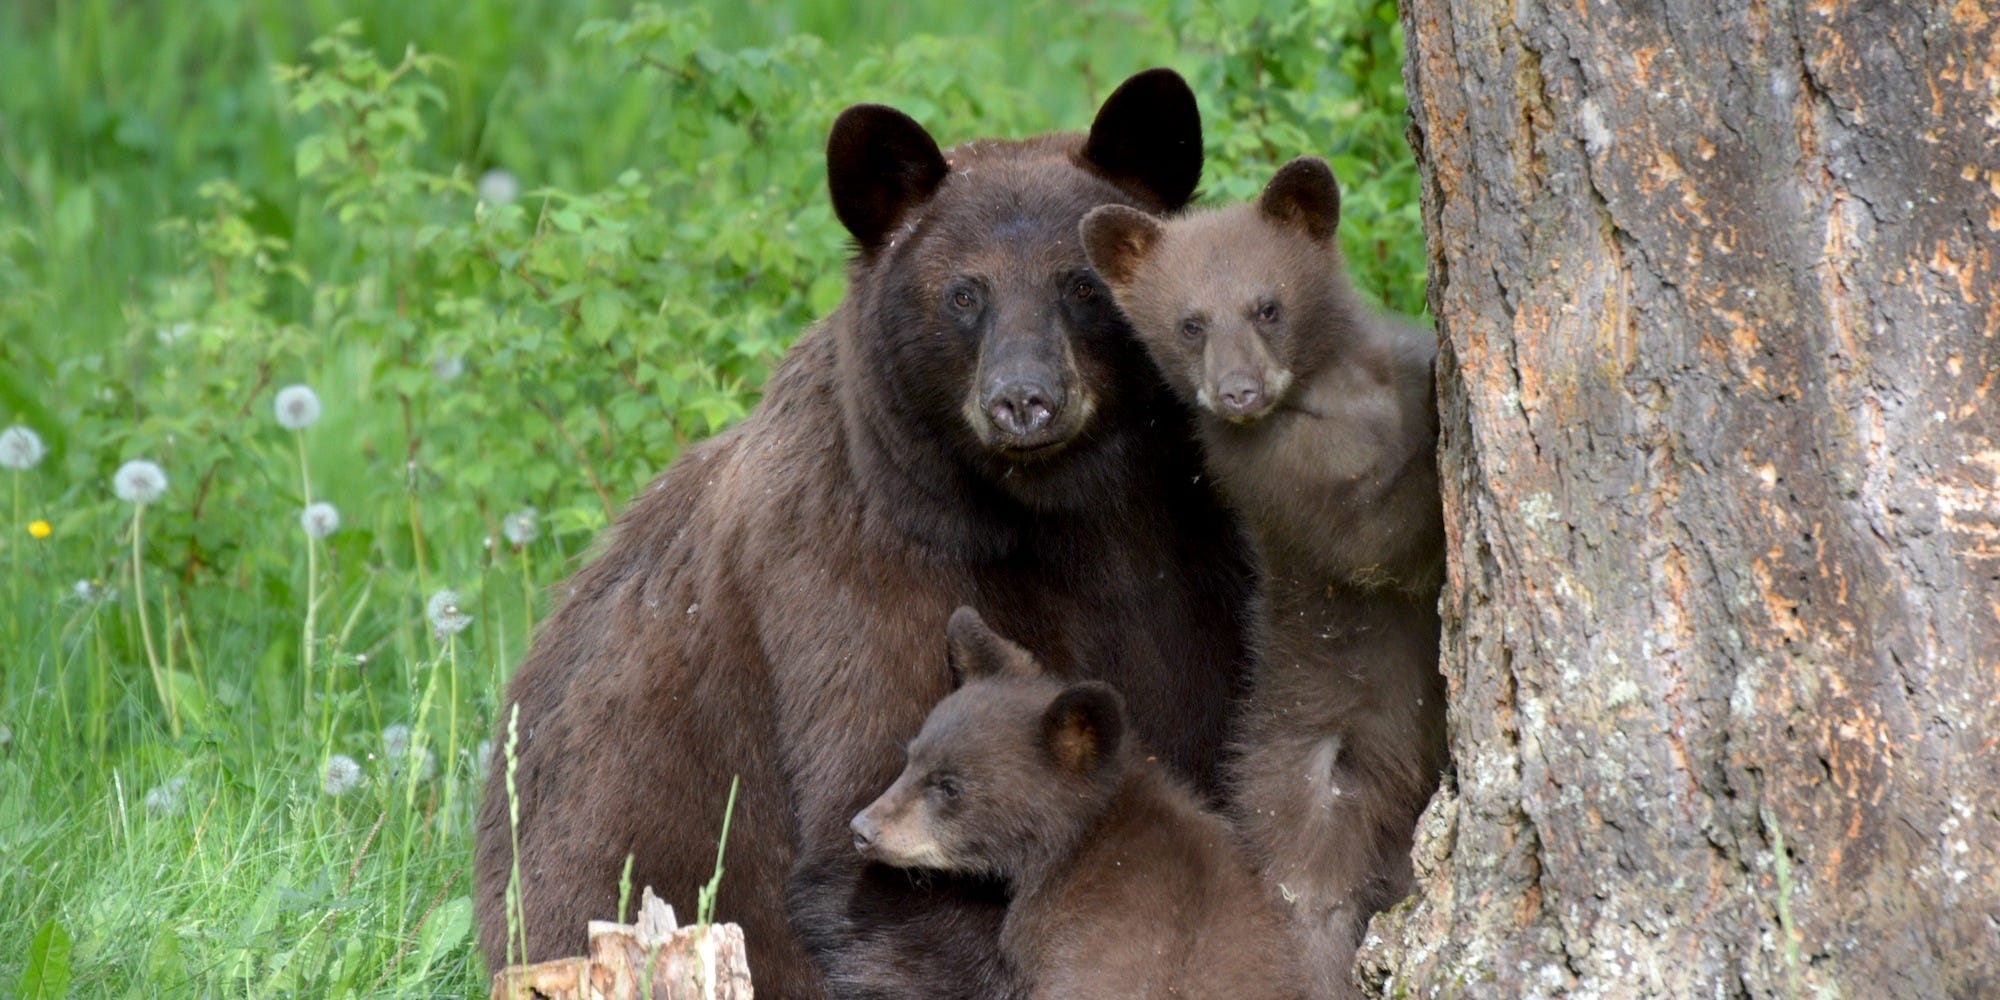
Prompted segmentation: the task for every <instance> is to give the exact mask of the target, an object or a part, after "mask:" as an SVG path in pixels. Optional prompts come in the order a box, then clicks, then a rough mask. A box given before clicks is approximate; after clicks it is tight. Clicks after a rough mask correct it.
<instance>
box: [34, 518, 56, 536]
mask: <svg viewBox="0 0 2000 1000" xmlns="http://www.w3.org/2000/svg"><path fill="white" fill-rule="evenodd" d="M55 530H56V529H54V528H51V527H49V522H47V521H41V520H36V521H30V522H28V534H30V535H33V536H34V537H35V538H38V539H39V538H47V537H49V536H50V535H52V534H54V533H55Z"/></svg>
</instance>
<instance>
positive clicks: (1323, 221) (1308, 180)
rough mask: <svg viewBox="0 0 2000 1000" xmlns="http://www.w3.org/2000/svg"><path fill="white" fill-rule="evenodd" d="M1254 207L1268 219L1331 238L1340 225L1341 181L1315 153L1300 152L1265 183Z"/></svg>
mask: <svg viewBox="0 0 2000 1000" xmlns="http://www.w3.org/2000/svg"><path fill="white" fill-rule="evenodd" d="M1257 208H1258V209H1259V210H1261V211H1262V212H1263V213H1264V215H1265V216H1267V217H1268V218H1270V219H1271V221H1273V222H1276V223H1278V224H1279V225H1282V226H1295V227H1298V228H1300V229H1303V230H1304V231H1305V233H1306V235H1307V236H1310V237H1312V238H1313V239H1315V240H1318V241H1319V242H1321V243H1328V242H1331V241H1332V240H1333V230H1334V228H1335V227H1336V226H1339V225H1340V182H1338V181H1336V180H1334V179H1333V168H1331V167H1329V166H1327V165H1326V161H1325V160H1322V159H1320V158H1319V157H1317V156H1301V157H1299V158H1298V159H1296V160H1293V161H1292V162H1290V163H1287V164H1285V165H1284V166H1282V167H1279V168H1278V173H1277V176H1275V177H1272V178H1271V183H1269V184H1266V185H1264V194H1263V196H1262V197H1259V198H1258V199H1257Z"/></svg>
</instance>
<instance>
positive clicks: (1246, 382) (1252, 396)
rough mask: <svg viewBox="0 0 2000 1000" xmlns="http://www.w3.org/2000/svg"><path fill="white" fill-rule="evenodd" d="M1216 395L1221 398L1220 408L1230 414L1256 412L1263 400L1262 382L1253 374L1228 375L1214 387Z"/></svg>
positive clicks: (1243, 414) (1240, 414)
mask: <svg viewBox="0 0 2000 1000" xmlns="http://www.w3.org/2000/svg"><path fill="white" fill-rule="evenodd" d="M1216 395H1217V396H1220V397H1221V398H1222V408H1223V409H1224V410H1226V411H1228V413H1229V414H1230V415H1231V416H1239V417H1240V416H1245V415H1247V414H1251V413H1255V412H1257V408H1258V406H1259V404H1261V403H1262V402H1263V400H1264V384H1263V381H1262V380H1261V379H1259V378H1257V377H1256V376H1255V375H1249V374H1242V373H1238V374H1234V375H1228V376H1225V377H1224V378H1223V379H1222V384H1221V385H1219V386H1217V387H1216Z"/></svg>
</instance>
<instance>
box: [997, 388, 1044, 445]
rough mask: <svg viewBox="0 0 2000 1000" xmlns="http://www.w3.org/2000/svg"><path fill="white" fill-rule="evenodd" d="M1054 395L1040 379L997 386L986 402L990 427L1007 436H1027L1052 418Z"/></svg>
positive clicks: (1040, 429)
mask: <svg viewBox="0 0 2000 1000" xmlns="http://www.w3.org/2000/svg"><path fill="white" fill-rule="evenodd" d="M1055 411H1056V404H1055V394H1054V393H1052V392H1050V391H1049V390H1048V388H1047V387H1046V386H1044V385H1042V384H1041V383H1040V382H1038V381H1035V380H1032V379H1016V380H1014V381H1011V382H1006V383H1003V384H1001V385H1000V386H998V387H997V388H996V389H995V390H994V392H993V395H992V396H990V397H988V399H987V403H986V416H987V418H988V419H990V420H992V421H993V426H994V427H995V428H997V429H998V430H999V431H1000V432H1001V433H1003V434H1006V435H1008V436H1010V437H1017V438H1031V437H1034V436H1035V435H1037V434H1040V433H1041V432H1042V431H1043V430H1045V429H1047V428H1048V426H1049V421H1050V420H1052V419H1054V418H1055Z"/></svg>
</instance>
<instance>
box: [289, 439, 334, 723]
mask: <svg viewBox="0 0 2000 1000" xmlns="http://www.w3.org/2000/svg"><path fill="white" fill-rule="evenodd" d="M292 438H293V440H294V441H296V442H297V443H298V449H299V494H300V495H301V496H303V497H304V498H305V505H306V506H307V507H310V506H312V502H313V497H312V474H311V472H310V471H309V470H308V469H307V467H306V432H305V431H304V430H303V429H301V430H297V431H293V432H292ZM318 614H319V541H318V539H315V538H314V537H313V535H312V532H310V531H308V532H306V622H305V630H304V634H303V635H302V636H301V638H300V646H301V650H300V662H301V663H303V664H304V673H303V674H302V675H301V676H300V678H299V707H300V711H301V712H302V713H303V716H304V718H305V719H306V720H308V721H307V722H306V724H307V725H308V726H310V725H311V724H312V723H311V721H310V720H311V719H312V689H313V653H314V646H315V645H316V644H315V643H314V642H313V619H314V618H316V617H317V616H318ZM320 710H321V712H322V713H324V712H325V711H326V707H325V706H321V707H320ZM321 723H322V725H321V728H322V729H324V728H325V725H324V723H325V719H324V718H322V719H321Z"/></svg>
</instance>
